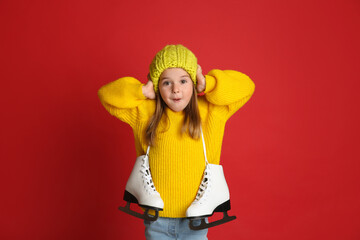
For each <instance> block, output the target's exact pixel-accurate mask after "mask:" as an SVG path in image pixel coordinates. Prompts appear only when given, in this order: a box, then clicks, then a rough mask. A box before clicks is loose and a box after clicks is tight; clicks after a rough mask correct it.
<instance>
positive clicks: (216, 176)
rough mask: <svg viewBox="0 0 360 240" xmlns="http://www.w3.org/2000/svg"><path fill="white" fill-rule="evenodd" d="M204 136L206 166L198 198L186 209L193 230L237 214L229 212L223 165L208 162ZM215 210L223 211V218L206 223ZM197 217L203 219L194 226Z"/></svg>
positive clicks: (225, 220) (223, 221)
mask: <svg viewBox="0 0 360 240" xmlns="http://www.w3.org/2000/svg"><path fill="white" fill-rule="evenodd" d="M202 138H203V144H204V154H205V164H206V166H205V170H204V174H203V179H202V181H201V184H200V187H199V190H198V192H197V194H196V198H195V200H194V201H193V202H192V203H191V205H190V206H189V208H188V209H187V211H186V217H188V218H189V219H190V224H189V227H190V228H191V229H192V230H200V229H205V228H210V227H214V226H217V225H220V224H223V223H226V222H229V221H232V220H234V219H236V216H229V215H228V214H227V211H229V210H230V208H231V207H230V193H229V188H228V185H227V183H226V180H225V176H224V171H223V168H222V166H221V165H216V164H210V163H208V161H207V158H206V149H205V141H204V137H203V136H202ZM214 212H223V214H224V216H223V218H222V219H220V220H218V221H214V222H211V223H206V222H205V218H206V217H210V216H212V215H213V214H214ZM195 219H201V223H200V225H198V226H194V224H193V220H195Z"/></svg>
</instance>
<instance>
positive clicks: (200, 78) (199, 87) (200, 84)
mask: <svg viewBox="0 0 360 240" xmlns="http://www.w3.org/2000/svg"><path fill="white" fill-rule="evenodd" d="M196 82H197V83H196V91H197V92H198V93H202V92H203V91H205V88H206V80H205V77H204V75H203V74H202V69H201V66H200V65H199V64H198V68H197V71H196Z"/></svg>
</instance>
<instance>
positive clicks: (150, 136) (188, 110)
mask: <svg viewBox="0 0 360 240" xmlns="http://www.w3.org/2000/svg"><path fill="white" fill-rule="evenodd" d="M155 101H156V106H155V113H154V115H153V116H152V117H151V119H150V121H149V125H148V127H147V129H146V132H145V139H146V141H147V142H148V144H149V145H151V146H153V145H154V144H155V139H156V129H157V127H158V126H159V123H160V121H161V118H162V116H163V114H164V113H165V108H167V105H166V103H165V102H164V100H163V99H162V97H161V95H160V93H159V92H157V93H156V100H155ZM183 111H184V113H185V117H184V122H183V125H182V127H181V132H182V133H188V134H189V135H190V136H191V137H192V138H193V139H199V138H200V134H201V118H200V112H199V107H198V101H197V94H196V88H195V85H194V86H193V93H192V96H191V99H190V101H189V103H188V105H187V106H186V107H185V109H184V110H183Z"/></svg>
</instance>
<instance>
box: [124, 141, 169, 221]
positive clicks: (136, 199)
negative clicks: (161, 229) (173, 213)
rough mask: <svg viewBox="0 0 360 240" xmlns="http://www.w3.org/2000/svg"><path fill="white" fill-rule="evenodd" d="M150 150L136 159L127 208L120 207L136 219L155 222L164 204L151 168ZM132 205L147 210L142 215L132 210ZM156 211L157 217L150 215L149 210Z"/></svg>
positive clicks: (127, 188)
mask: <svg viewBox="0 0 360 240" xmlns="http://www.w3.org/2000/svg"><path fill="white" fill-rule="evenodd" d="M149 150H150V146H149V147H148V149H147V152H146V155H141V156H139V157H137V158H136V161H135V165H134V168H133V170H132V172H131V174H130V177H129V179H128V181H127V183H126V187H125V193H124V200H125V201H126V202H127V204H126V206H125V207H119V210H121V211H123V212H126V213H128V214H130V215H132V216H134V217H138V218H141V219H144V220H148V221H155V220H157V218H158V216H159V211H162V210H163V208H164V202H163V200H162V199H161V197H160V194H159V193H158V192H157V191H156V189H155V186H154V182H153V180H152V177H151V172H150V168H149ZM130 203H137V204H138V205H139V206H140V207H143V208H145V212H144V213H143V214H140V213H138V212H136V211H132V210H131V209H130ZM150 209H152V210H155V216H152V215H150V214H149V213H148V212H149V210H150Z"/></svg>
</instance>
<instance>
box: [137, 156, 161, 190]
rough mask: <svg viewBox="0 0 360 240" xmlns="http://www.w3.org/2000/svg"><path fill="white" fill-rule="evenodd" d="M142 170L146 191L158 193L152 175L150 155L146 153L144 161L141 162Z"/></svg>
mask: <svg viewBox="0 0 360 240" xmlns="http://www.w3.org/2000/svg"><path fill="white" fill-rule="evenodd" d="M140 172H141V173H142V179H143V182H144V187H145V190H146V192H147V193H148V194H151V195H152V194H155V193H157V191H156V189H155V185H154V182H153V180H152V177H151V172H150V168H149V157H148V155H145V156H144V158H143V163H142V164H141V169H140Z"/></svg>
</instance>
